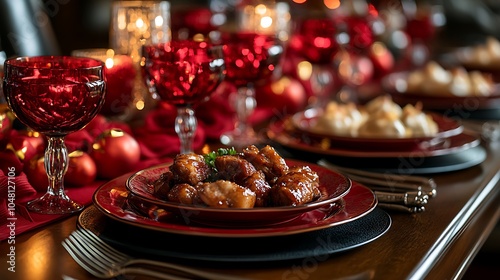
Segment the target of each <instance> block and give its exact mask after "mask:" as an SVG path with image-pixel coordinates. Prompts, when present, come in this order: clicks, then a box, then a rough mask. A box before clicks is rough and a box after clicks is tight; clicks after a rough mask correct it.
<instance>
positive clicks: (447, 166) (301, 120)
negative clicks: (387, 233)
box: [267, 109, 486, 174]
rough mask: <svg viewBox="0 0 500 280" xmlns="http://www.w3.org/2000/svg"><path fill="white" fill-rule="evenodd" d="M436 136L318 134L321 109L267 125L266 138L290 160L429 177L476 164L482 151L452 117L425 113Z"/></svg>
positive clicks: (299, 113) (477, 143) (483, 156)
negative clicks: (285, 152) (324, 162)
mask: <svg viewBox="0 0 500 280" xmlns="http://www.w3.org/2000/svg"><path fill="white" fill-rule="evenodd" d="M429 114H431V116H432V117H433V119H434V121H435V122H436V123H437V125H438V128H439V132H438V133H437V134H436V135H435V136H433V137H418V138H366V137H348V136H339V135H335V134H333V133H332V134H325V133H318V132H316V131H315V130H314V125H315V122H316V121H317V119H318V117H319V116H320V115H321V109H308V110H305V111H301V112H298V113H296V114H294V115H293V116H289V117H285V118H283V119H281V120H278V121H275V122H272V123H271V124H270V126H269V127H268V130H267V135H268V137H269V138H270V139H271V140H272V141H274V142H275V143H277V144H279V145H281V146H282V147H283V148H284V149H286V150H289V151H290V152H291V153H293V155H294V156H295V157H303V158H307V159H308V160H310V161H313V160H314V161H317V160H319V159H325V160H328V161H331V162H332V163H334V164H337V165H339V166H344V167H352V168H358V169H364V170H369V171H375V172H390V173H396V174H432V173H441V172H449V171H456V170H460V169H464V168H469V167H472V166H475V165H478V164H480V163H481V162H483V161H484V160H485V159H486V151H485V150H484V148H483V147H481V146H480V144H481V141H480V139H479V138H478V137H477V136H476V135H473V134H470V133H468V132H465V131H464V128H463V126H462V125H461V124H460V122H459V121H457V120H456V118H447V117H444V116H443V115H441V114H437V113H436V114H434V113H429Z"/></svg>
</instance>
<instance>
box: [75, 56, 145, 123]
mask: <svg viewBox="0 0 500 280" xmlns="http://www.w3.org/2000/svg"><path fill="white" fill-rule="evenodd" d="M72 54H73V55H74V56H86V57H92V58H95V59H99V60H101V61H103V62H104V63H105V66H106V68H105V77H106V98H105V102H104V105H103V106H102V109H101V112H100V113H101V114H102V115H104V116H109V117H111V116H119V115H122V114H124V113H126V112H127V110H129V109H130V107H131V104H132V102H133V101H134V100H133V99H134V95H133V89H134V85H135V78H136V69H135V64H134V62H133V61H132V58H131V57H130V56H128V55H118V54H115V52H114V51H113V50H112V49H85V50H75V51H73V52H72Z"/></svg>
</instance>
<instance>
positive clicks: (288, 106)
mask: <svg viewBox="0 0 500 280" xmlns="http://www.w3.org/2000/svg"><path fill="white" fill-rule="evenodd" d="M307 98H308V97H307V93H306V90H305V88H304V86H303V85H302V84H301V83H300V82H299V81H298V80H296V79H294V78H292V77H287V76H283V77H281V78H280V79H278V80H276V81H272V82H270V83H268V84H266V85H264V86H262V87H259V88H257V89H256V99H257V105H258V106H260V107H265V108H272V109H277V110H278V111H279V112H284V113H296V112H298V111H300V110H302V109H304V108H305V107H306V105H307Z"/></svg>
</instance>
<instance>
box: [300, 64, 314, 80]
mask: <svg viewBox="0 0 500 280" xmlns="http://www.w3.org/2000/svg"><path fill="white" fill-rule="evenodd" d="M312 70H313V67H312V64H311V63H310V62H309V61H301V62H299V63H298V64H297V75H298V76H299V78H300V79H301V80H303V81H305V80H308V79H310V78H311V75H312Z"/></svg>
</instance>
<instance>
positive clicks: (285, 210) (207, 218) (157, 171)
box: [126, 160, 351, 227]
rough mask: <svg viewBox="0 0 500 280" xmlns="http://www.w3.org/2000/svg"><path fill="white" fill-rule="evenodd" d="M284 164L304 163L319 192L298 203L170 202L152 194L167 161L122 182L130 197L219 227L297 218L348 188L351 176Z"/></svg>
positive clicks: (293, 161)
mask: <svg viewBox="0 0 500 280" xmlns="http://www.w3.org/2000/svg"><path fill="white" fill-rule="evenodd" d="M286 162H287V164H288V166H290V167H292V166H305V165H308V166H309V167H310V168H311V169H312V170H313V171H316V172H317V173H318V175H319V178H320V188H321V189H322V190H323V195H322V196H321V197H320V198H319V199H317V200H315V201H313V202H310V203H306V204H304V205H298V206H279V207H255V208H251V209H243V208H214V207H207V206H203V205H188V204H180V203H176V202H170V201H166V200H163V199H160V198H158V197H156V196H155V195H154V194H153V191H154V186H153V183H154V181H156V180H157V179H158V178H159V177H160V175H161V174H162V173H164V172H165V171H167V170H168V167H169V164H165V165H160V166H156V167H151V168H147V169H144V170H141V171H138V172H136V173H135V174H133V175H132V176H130V178H129V179H128V180H127V182H126V188H127V189H128V190H129V191H130V193H132V194H133V195H135V196H136V197H135V198H134V201H137V199H141V200H143V201H145V202H147V203H150V204H154V205H156V206H158V207H160V208H161V209H164V210H165V211H168V212H172V213H175V214H177V215H178V216H181V217H183V219H185V220H189V221H193V222H197V223H203V224H208V225H216V226H223V227H231V226H233V227H241V226H256V225H270V224H276V223H282V222H285V221H288V220H291V219H294V218H297V217H298V216H300V215H301V214H303V213H305V212H309V211H311V210H314V209H318V208H321V207H325V206H329V205H331V204H333V203H335V201H337V200H339V199H341V198H342V197H344V196H345V195H346V194H347V193H348V192H349V190H350V188H351V180H349V178H347V177H346V176H344V175H341V174H339V173H336V172H334V171H331V170H329V169H326V168H324V167H321V166H319V165H315V164H312V163H308V162H301V161H296V160H286Z"/></svg>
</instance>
